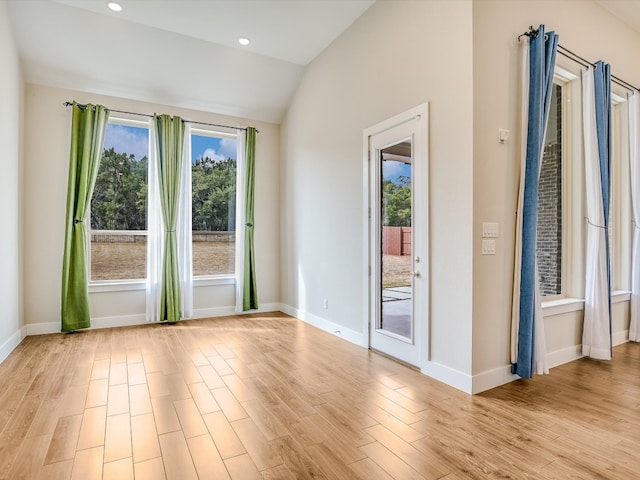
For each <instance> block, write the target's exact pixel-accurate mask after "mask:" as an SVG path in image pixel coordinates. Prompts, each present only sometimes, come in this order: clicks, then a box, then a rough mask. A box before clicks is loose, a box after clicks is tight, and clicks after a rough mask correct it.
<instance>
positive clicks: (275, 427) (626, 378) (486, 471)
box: [0, 314, 640, 480]
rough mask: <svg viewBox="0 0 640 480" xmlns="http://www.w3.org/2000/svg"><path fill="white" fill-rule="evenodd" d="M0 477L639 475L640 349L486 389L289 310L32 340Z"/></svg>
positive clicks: (5, 422) (11, 376)
mask: <svg viewBox="0 0 640 480" xmlns="http://www.w3.org/2000/svg"><path fill="white" fill-rule="evenodd" d="M0 385H2V386H3V389H2V390H0V480H2V479H11V480H14V479H22V478H24V479H43V480H44V479H47V480H70V479H72V478H73V479H76V478H78V479H82V480H87V479H92V478H96V479H112V478H113V479H119V480H121V479H122V480H126V479H136V480H163V479H167V478H169V479H173V478H179V479H181V480H182V479H188V478H193V479H196V478H201V479H202V478H216V479H217V478H220V479H241V480H247V479H249V480H250V479H253V478H255V479H263V480H265V479H269V480H275V479H277V480H287V479H296V478H305V479H306V478H317V479H331V480H334V479H335V480H339V479H345V480H351V479H362V480H389V479H396V480H405V479H412V478H415V479H429V478H438V479H447V480H461V479H465V480H466V479H476V480H485V479H490V480H492V479H496V480H497V479H504V478H512V479H521V478H522V479H525V478H535V479H541V480H551V479H565V478H576V479H592V478H594V479H595V478H602V479H607V480H618V479H619V480H627V479H630V478H635V477H636V476H637V472H638V471H640V457H639V456H638V452H639V451H640V344H637V343H627V344H623V345H620V346H618V347H616V348H615V349H614V358H613V360H612V361H611V362H595V361H591V360H587V359H582V360H578V361H575V362H572V363H569V364H566V365H562V366H560V367H557V368H554V369H553V370H552V371H551V375H546V376H536V377H534V378H533V379H531V380H526V381H525V380H519V381H516V382H513V383H510V384H507V385H504V386H502V387H499V388H496V389H493V390H490V391H488V392H484V393H482V394H479V395H476V396H473V397H472V396H469V395H466V394H464V393H461V392H459V391H457V390H455V389H453V388H451V387H449V386H447V385H444V384H442V383H439V382H436V381H434V380H432V379H429V378H428V377H426V376H424V375H421V374H420V373H419V372H417V371H415V370H413V369H410V368H407V367H405V366H403V365H401V364H399V363H397V362H394V361H393V360H390V359H389V358H386V357H383V356H380V355H377V354H375V353H372V352H369V351H367V350H366V349H362V348H360V347H357V346H354V345H352V344H350V343H347V342H344V341H341V340H340V339H338V338H336V337H335V336H333V335H329V334H327V333H325V332H322V331H319V330H317V329H315V328H314V327H311V326H309V325H307V324H305V323H303V322H300V321H298V320H296V319H293V318H291V317H288V316H286V315H283V314H252V315H244V316H239V317H226V318H216V319H205V320H193V321H188V322H182V323H178V324H176V325H144V326H139V327H128V328H114V329H103V330H94V331H85V332H80V333H76V334H72V335H63V334H56V335H42V336H35V337H27V338H26V339H24V340H23V342H22V343H21V344H20V345H18V347H17V348H16V349H15V350H14V351H13V352H12V353H11V354H10V355H9V357H7V359H6V360H5V361H4V362H3V363H1V364H0Z"/></svg>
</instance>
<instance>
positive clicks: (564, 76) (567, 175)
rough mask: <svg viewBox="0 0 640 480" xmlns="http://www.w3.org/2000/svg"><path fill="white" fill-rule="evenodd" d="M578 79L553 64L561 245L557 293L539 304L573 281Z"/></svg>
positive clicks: (562, 293)
mask: <svg viewBox="0 0 640 480" xmlns="http://www.w3.org/2000/svg"><path fill="white" fill-rule="evenodd" d="M575 80H578V77H576V76H575V75H573V74H571V73H570V72H567V71H565V70H563V69H561V68H559V67H556V70H555V72H554V78H553V83H554V85H559V86H560V87H561V89H562V119H561V122H562V123H561V145H562V152H561V158H562V168H561V172H560V174H561V175H562V191H561V193H560V195H561V197H562V225H561V231H562V233H561V235H562V245H561V250H560V255H561V256H562V258H561V264H560V268H561V271H560V285H561V288H560V293H558V294H556V295H545V296H542V297H541V298H542V302H543V306H544V304H546V303H549V302H556V301H558V300H560V299H564V298H566V297H567V296H568V293H567V292H568V291H570V290H571V289H570V288H568V287H569V286H570V285H571V282H572V280H573V277H572V273H571V267H572V262H573V259H571V258H569V256H570V254H569V252H570V251H571V250H572V249H570V245H572V244H573V238H574V237H573V235H572V232H571V230H572V227H571V225H572V210H573V209H572V205H573V197H572V192H573V185H572V184H571V183H572V182H571V179H572V164H573V162H572V159H573V158H572V157H573V150H572V144H573V141H575V138H574V135H573V133H574V132H573V128H574V126H573V124H572V115H573V112H572V101H571V100H572V97H573V93H574V88H573V87H574V83H573V82H574V81H575Z"/></svg>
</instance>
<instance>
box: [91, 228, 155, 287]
mask: <svg viewBox="0 0 640 480" xmlns="http://www.w3.org/2000/svg"><path fill="white" fill-rule="evenodd" d="M146 260H147V236H146V235H128V234H124V235H122V234H108V233H106V232H105V233H104V234H102V233H94V234H92V235H91V280H131V279H142V278H146V276H147V261H146Z"/></svg>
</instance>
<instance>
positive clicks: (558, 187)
mask: <svg viewBox="0 0 640 480" xmlns="http://www.w3.org/2000/svg"><path fill="white" fill-rule="evenodd" d="M562 177H563V86H562V85H560V84H557V83H554V85H553V87H552V94H551V105H550V107H549V121H548V124H547V131H546V134H545V140H544V152H543V156H542V165H541V167H540V183H539V190H538V224H537V244H536V255H537V261H538V275H539V279H540V292H541V294H542V296H551V295H560V294H562V292H563V285H562V278H563V271H562V270H563V268H562V265H563V255H562V253H563V203H564V202H563V190H564V187H563V181H562Z"/></svg>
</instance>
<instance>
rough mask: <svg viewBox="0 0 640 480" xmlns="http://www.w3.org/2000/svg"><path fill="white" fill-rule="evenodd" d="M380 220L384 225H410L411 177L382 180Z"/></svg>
mask: <svg viewBox="0 0 640 480" xmlns="http://www.w3.org/2000/svg"><path fill="white" fill-rule="evenodd" d="M382 209H383V210H382V212H383V213H382V221H383V225H384V226H385V227H410V226H411V178H409V177H405V176H401V177H398V182H397V183H394V182H392V181H391V180H384V181H383V182H382Z"/></svg>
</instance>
